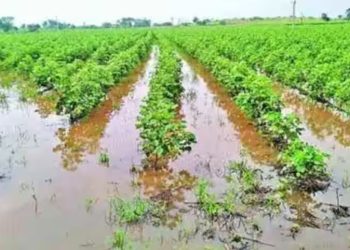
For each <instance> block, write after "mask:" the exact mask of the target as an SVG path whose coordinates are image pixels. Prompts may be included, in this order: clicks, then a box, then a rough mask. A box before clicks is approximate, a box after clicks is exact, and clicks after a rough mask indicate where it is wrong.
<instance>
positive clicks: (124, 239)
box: [110, 230, 131, 250]
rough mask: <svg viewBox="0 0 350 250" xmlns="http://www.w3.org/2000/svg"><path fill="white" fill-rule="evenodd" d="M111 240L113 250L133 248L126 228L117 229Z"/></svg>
mask: <svg viewBox="0 0 350 250" xmlns="http://www.w3.org/2000/svg"><path fill="white" fill-rule="evenodd" d="M110 241H111V243H110V245H111V247H112V249H113V250H125V249H131V246H130V243H129V239H128V236H127V234H126V232H125V231H124V230H117V231H115V232H114V234H113V236H112V238H111V240H110Z"/></svg>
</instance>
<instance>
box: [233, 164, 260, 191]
mask: <svg viewBox="0 0 350 250" xmlns="http://www.w3.org/2000/svg"><path fill="white" fill-rule="evenodd" d="M229 171H230V172H231V174H230V175H229V176H228V178H229V180H230V178H232V174H234V173H235V174H237V178H238V180H239V182H240V183H241V184H242V189H243V190H242V191H243V192H244V193H254V192H257V191H258V190H259V188H260V186H261V180H260V178H259V176H258V175H257V173H256V171H254V170H252V169H250V168H249V167H248V166H247V163H246V162H244V161H241V162H232V163H230V165H229ZM231 181H232V179H231Z"/></svg>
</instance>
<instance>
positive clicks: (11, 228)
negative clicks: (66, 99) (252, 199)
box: [0, 53, 350, 250]
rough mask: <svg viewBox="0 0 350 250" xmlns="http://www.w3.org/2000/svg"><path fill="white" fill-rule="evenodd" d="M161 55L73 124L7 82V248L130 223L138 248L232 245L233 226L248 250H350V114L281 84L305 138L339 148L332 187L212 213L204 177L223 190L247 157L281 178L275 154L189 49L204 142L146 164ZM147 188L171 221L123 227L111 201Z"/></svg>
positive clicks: (3, 214)
mask: <svg viewBox="0 0 350 250" xmlns="http://www.w3.org/2000/svg"><path fill="white" fill-rule="evenodd" d="M156 63H157V53H152V55H151V57H150V59H149V60H148V61H147V62H145V63H144V64H142V65H140V66H139V67H138V68H137V69H136V70H135V71H134V72H133V73H132V74H131V75H130V76H129V77H128V78H126V79H124V81H122V82H121V83H120V84H118V85H116V86H115V87H113V88H112V89H111V90H110V92H109V93H108V96H107V99H106V100H105V101H104V102H103V103H101V104H100V105H99V107H98V108H96V109H95V110H94V111H93V112H92V113H91V114H90V116H89V117H87V118H86V119H84V120H81V121H79V122H77V123H74V124H72V125H71V124H70V123H69V120H68V118H67V117H64V116H58V115H54V114H50V115H43V114H41V113H40V110H46V111H47V109H45V108H40V107H39V105H40V104H42V103H45V102H37V103H26V102H23V101H21V98H20V96H19V94H18V93H17V91H16V90H15V89H14V88H12V89H1V92H0V93H3V96H4V97H3V98H2V99H1V100H2V101H0V150H1V151H0V152H1V153H0V197H1V203H0V222H1V223H0V235H1V240H0V249H33V250H34V249H35V250H40V249H109V244H108V241H109V240H108V239H109V237H110V236H111V235H112V234H113V232H114V231H115V230H116V229H117V228H123V229H125V230H126V231H127V233H128V236H129V238H130V240H131V241H132V242H133V248H134V249H233V245H231V244H229V243H228V242H226V238H227V237H229V236H230V233H232V231H234V232H239V234H240V236H242V238H243V242H242V243H241V244H240V245H237V247H238V246H239V247H240V249H272V248H275V249H330V248H334V249H346V248H348V247H350V238H349V230H350V220H349V218H347V217H337V216H336V215H335V214H334V213H333V212H332V208H334V206H336V205H337V202H338V201H339V203H340V205H342V206H344V207H349V206H350V192H349V187H350V172H347V171H348V170H347V168H348V166H349V164H348V163H350V158H349V157H347V154H348V153H350V149H349V146H350V125H349V124H350V122H349V121H347V120H345V119H344V118H342V117H341V116H339V115H336V114H335V113H333V112H331V111H329V110H327V109H326V108H324V107H322V106H320V105H317V104H314V103H311V102H308V101H307V100H305V99H304V98H302V97H301V96H299V95H298V94H296V93H294V92H292V91H289V90H283V89H280V90H279V91H280V93H281V94H283V100H284V102H285V104H286V106H287V109H286V112H291V111H292V112H294V113H296V114H297V115H298V116H299V117H300V119H301V121H302V123H303V127H304V131H303V134H302V137H303V139H304V140H305V141H307V142H310V143H311V144H314V145H317V146H318V147H320V148H321V149H322V150H324V151H325V152H327V153H328V154H330V160H329V167H330V169H331V172H332V174H331V175H332V179H333V182H332V184H331V186H330V187H329V189H328V190H327V191H326V192H323V193H321V192H320V193H316V194H315V195H312V194H306V193H300V192H294V193H291V194H288V195H287V197H286V199H285V202H283V204H282V205H281V209H282V211H281V212H280V213H277V214H276V215H274V216H272V215H271V214H269V215H268V214H266V213H265V211H264V209H263V208H262V207H261V206H256V207H255V208H252V207H246V208H244V209H242V214H243V215H242V216H241V217H240V216H236V217H233V218H229V219H227V221H220V220H218V221H208V220H207V219H206V218H204V217H203V216H202V214H201V213H200V211H198V209H197V207H196V204H195V203H196V202H195V195H194V190H193V189H194V187H195V185H196V182H197V181H198V180H199V179H202V178H205V179H207V180H209V182H210V184H211V185H212V186H211V190H212V191H213V192H214V193H216V194H217V196H218V197H220V196H221V195H223V194H224V193H225V192H226V191H227V189H228V187H229V186H230V183H229V182H228V181H227V178H226V177H227V171H228V165H230V163H231V162H240V161H244V162H247V165H249V166H250V167H252V168H253V169H255V170H256V171H257V172H259V173H261V181H262V183H263V185H264V186H267V187H274V186H276V183H277V182H278V180H279V179H280V178H281V177H279V176H278V174H277V173H278V163H277V162H278V156H277V151H276V150H275V149H274V148H273V147H272V146H270V144H269V143H268V141H267V140H266V139H265V138H264V137H263V136H262V135H260V133H259V132H258V131H257V130H256V128H255V127H254V125H253V123H252V122H251V121H250V120H249V119H247V118H246V117H245V116H244V114H243V113H242V112H241V111H240V110H239V108H238V107H237V106H236V105H235V104H234V102H233V101H232V99H231V98H230V97H229V95H228V94H227V93H226V92H225V90H224V89H222V88H221V87H220V86H219V84H218V83H217V82H216V81H215V79H214V78H213V77H212V76H211V75H210V74H209V73H208V72H206V71H205V69H204V68H203V67H202V66H201V65H199V64H197V63H196V62H195V61H193V60H192V59H190V58H187V57H183V61H182V64H183V67H182V84H183V87H184V89H185V90H184V94H183V97H182V99H181V107H180V111H179V112H180V115H181V117H182V118H183V119H184V120H185V121H186V124H187V126H188V129H189V130H190V131H191V132H193V133H194V134H195V136H196V138H197V143H196V144H194V145H193V147H192V150H191V151H190V152H187V153H184V154H183V155H181V156H180V157H179V158H178V159H176V160H174V161H170V162H169V163H168V166H167V167H165V168H162V169H153V168H143V159H144V158H145V156H144V154H143V153H142V150H141V148H140V140H141V139H140V135H139V131H138V129H137V128H136V121H137V117H138V115H139V111H140V107H141V105H142V100H143V99H144V98H145V97H146V96H147V93H148V85H149V81H150V79H151V76H152V74H153V72H154V71H155V68H156ZM44 106H45V107H47V105H44ZM46 113H47V112H44V114H46ZM101 154H108V156H109V161H108V163H105V164H103V163H101V162H100V160H99V159H100V157H101ZM137 195H141V196H142V197H145V198H149V199H151V200H162V201H165V202H166V203H167V207H166V217H163V218H161V219H160V220H159V221H157V223H150V222H147V223H141V224H136V225H130V226H127V227H125V226H121V225H119V224H118V223H116V222H115V221H114V220H113V219H112V218H111V216H110V214H109V202H108V201H109V199H110V198H111V197H120V198H128V199H129V198H132V197H136V196H137ZM295 225H298V227H297V226H295ZM232 227H233V228H232ZM299 227H300V228H299ZM251 228H253V229H251ZM254 228H255V229H254ZM256 228H258V230H256ZM230 230H231V231H230ZM316 238H317V241H315V239H316Z"/></svg>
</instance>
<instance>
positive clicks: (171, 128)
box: [137, 42, 195, 165]
mask: <svg viewBox="0 0 350 250" xmlns="http://www.w3.org/2000/svg"><path fill="white" fill-rule="evenodd" d="M160 44H161V46H160V53H159V60H158V66H157V70H156V72H155V74H154V76H153V77H152V80H151V82H150V92H149V95H148V97H147V98H146V99H145V100H144V104H143V105H142V108H141V112H140V116H139V117H138V123H137V127H138V128H139V129H140V132H141V138H142V147H143V150H144V152H145V153H146V155H147V156H148V158H149V159H152V158H153V159H155V165H156V164H157V161H158V159H160V158H165V159H172V158H176V157H177V156H178V155H179V154H181V153H182V152H183V151H186V150H190V149H191V144H192V143H194V142H195V136H194V135H193V134H192V133H190V132H188V131H186V125H185V123H184V122H183V121H182V120H181V119H180V118H178V105H179V101H180V97H181V94H182V92H183V87H182V85H181V83H180V73H181V62H180V59H179V58H178V57H177V56H176V54H175V52H174V50H173V48H172V47H171V46H170V45H168V44H167V43H164V42H162V43H160Z"/></svg>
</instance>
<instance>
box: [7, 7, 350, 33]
mask: <svg viewBox="0 0 350 250" xmlns="http://www.w3.org/2000/svg"><path fill="white" fill-rule="evenodd" d="M244 19H245V18H244ZM263 19H264V18H262V17H254V18H250V19H249V20H263ZM321 19H322V20H324V21H330V20H331V18H330V17H329V16H328V15H327V13H322V14H321ZM338 19H344V20H349V21H350V8H348V9H347V10H346V11H345V15H344V16H343V15H339V16H338ZM14 22H15V18H14V17H11V16H4V17H0V31H3V32H9V31H17V30H23V31H29V32H34V31H37V30H39V29H58V30H60V29H75V28H89V29H91V28H131V27H150V26H172V25H173V22H163V23H153V24H152V22H151V20H150V19H146V18H133V17H123V18H121V19H119V20H117V21H116V22H115V23H111V22H104V23H103V24H102V25H100V26H98V25H85V24H84V25H74V24H71V23H65V22H60V21H58V20H54V19H48V20H46V21H44V22H42V23H41V24H39V23H32V24H22V25H21V26H19V27H17V26H15V24H14ZM212 23H215V24H222V25H223V24H226V20H214V21H213V20H210V19H203V20H200V19H199V18H198V17H194V18H193V20H192V22H184V23H181V25H183V26H186V25H209V24H212Z"/></svg>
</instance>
